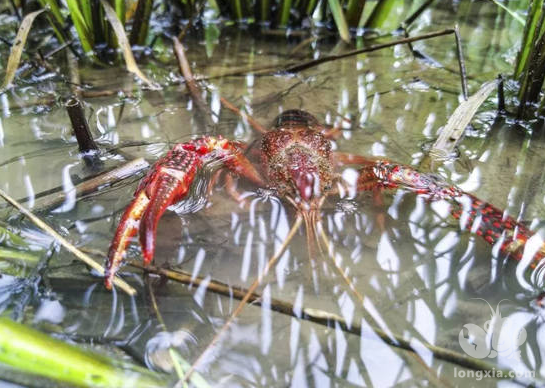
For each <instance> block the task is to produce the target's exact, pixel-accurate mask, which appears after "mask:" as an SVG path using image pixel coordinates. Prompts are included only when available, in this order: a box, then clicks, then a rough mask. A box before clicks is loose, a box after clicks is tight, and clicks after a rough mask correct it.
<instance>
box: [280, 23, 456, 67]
mask: <svg viewBox="0 0 545 388" xmlns="http://www.w3.org/2000/svg"><path fill="white" fill-rule="evenodd" d="M454 33H455V30H454V29H453V28H447V29H445V30H441V31H434V32H429V33H427V34H422V35H417V36H413V37H410V38H403V39H398V40H395V41H393V42H388V43H381V44H375V45H372V46H369V47H364V48H362V49H358V50H352V51H348V52H346V53H343V54H339V55H328V56H325V57H322V58H318V59H313V60H311V61H307V62H303V63H299V64H290V65H288V66H286V67H285V68H284V71H286V72H289V73H294V72H298V71H301V70H306V69H308V68H311V67H314V66H318V65H321V64H322V63H326V62H331V61H336V60H338V59H343V58H348V57H352V56H354V55H358V54H363V53H368V52H372V51H377V50H382V49H384V48H387V47H392V46H397V45H399V44H407V43H412V42H417V41H419V40H425V39H431V38H436V37H438V36H443V35H449V34H454Z"/></svg>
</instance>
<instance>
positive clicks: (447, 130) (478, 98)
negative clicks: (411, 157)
mask: <svg viewBox="0 0 545 388" xmlns="http://www.w3.org/2000/svg"><path fill="white" fill-rule="evenodd" d="M497 85H498V80H494V81H489V82H487V83H485V84H484V85H483V86H481V88H480V89H479V90H478V91H477V92H476V93H475V94H473V95H472V96H471V97H469V98H468V99H467V101H464V102H462V103H461V104H460V105H458V107H457V108H456V110H455V111H454V113H452V115H451V116H450V117H449V119H448V121H447V124H446V125H445V127H444V128H443V129H442V130H441V133H440V134H439V137H438V138H437V140H436V141H435V143H434V144H433V147H432V148H431V150H430V156H431V157H432V158H434V159H442V158H446V157H448V155H450V154H451V153H452V152H453V151H454V147H455V146H456V144H458V142H459V140H460V139H461V137H462V135H463V133H464V131H465V129H466V127H467V125H468V124H469V123H470V121H471V119H473V116H474V115H475V113H476V112H477V109H479V107H480V106H481V105H482V103H483V102H484V101H485V100H486V99H487V98H488V96H489V95H490V93H492V92H493V91H494V90H495V89H496V87H497Z"/></svg>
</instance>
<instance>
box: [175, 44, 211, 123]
mask: <svg viewBox="0 0 545 388" xmlns="http://www.w3.org/2000/svg"><path fill="white" fill-rule="evenodd" d="M172 42H173V43H174V53H175V54H176V58H178V65H179V67H180V72H181V73H182V75H183V76H184V78H185V84H186V85H187V88H188V89H189V93H191V97H193V101H194V102H195V107H196V108H197V111H198V113H199V115H198V116H197V117H198V119H199V120H201V121H200V123H201V126H203V127H204V128H203V129H206V128H214V126H215V125H214V123H213V122H212V119H211V115H212V113H211V111H210V109H209V108H208V106H207V105H206V103H205V102H204V100H203V98H202V96H201V89H200V88H199V87H198V86H197V83H196V81H195V77H193V73H192V72H191V67H190V66H189V62H188V61H187V58H186V56H185V49H184V46H183V45H182V44H181V43H180V41H179V40H178V38H176V37H174V38H172Z"/></svg>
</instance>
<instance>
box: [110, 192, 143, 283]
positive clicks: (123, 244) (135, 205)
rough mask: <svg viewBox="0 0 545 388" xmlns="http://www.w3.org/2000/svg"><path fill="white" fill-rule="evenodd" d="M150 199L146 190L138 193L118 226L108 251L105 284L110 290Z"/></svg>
mask: <svg viewBox="0 0 545 388" xmlns="http://www.w3.org/2000/svg"><path fill="white" fill-rule="evenodd" d="M148 203H149V198H148V196H147V195H146V192H145V191H144V190H141V191H139V192H138V194H137V195H136V197H135V198H134V199H133V200H132V202H131V203H130V205H129V206H128V207H127V209H125V212H124V213H123V216H122V217H121V221H119V225H118V226H117V230H116V232H115V236H114V239H113V240H112V244H111V245H110V249H109V251H108V263H107V265H106V273H105V277H104V283H105V285H106V288H107V289H108V290H111V289H112V284H113V278H114V276H115V273H116V272H117V270H118V268H119V266H120V265H121V263H122V262H123V257H124V255H125V250H126V249H127V245H128V244H129V241H130V239H131V237H132V236H134V235H135V234H136V231H137V230H138V225H139V223H140V218H141V217H142V213H143V212H144V210H145V209H146V208H147V206H148Z"/></svg>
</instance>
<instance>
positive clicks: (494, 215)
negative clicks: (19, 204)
mask: <svg viewBox="0 0 545 388" xmlns="http://www.w3.org/2000/svg"><path fill="white" fill-rule="evenodd" d="M333 133H334V131H333V132H332V131H331V130H329V129H328V128H327V127H326V126H323V125H321V124H320V123H319V122H318V120H317V119H316V118H314V116H312V115H311V114H309V113H307V112H304V111H301V110H289V111H285V112H284V113H282V114H280V115H279V116H278V117H277V118H276V119H275V120H274V123H273V125H272V129H271V130H270V131H267V132H266V133H264V134H263V138H262V140H261V143H260V147H259V150H258V151H257V153H258V154H259V156H260V159H261V162H260V163H258V164H253V163H252V162H251V161H250V158H249V157H248V155H247V153H248V152H250V151H249V150H252V149H251V147H248V146H247V145H246V144H244V143H242V142H238V141H232V140H229V139H226V138H223V137H221V136H202V137H199V138H196V139H193V140H189V141H187V142H184V143H179V144H176V145H175V146H174V148H173V149H172V150H171V151H169V152H168V154H167V155H166V156H165V157H163V158H162V159H160V160H159V161H157V162H156V163H155V165H154V166H153V167H152V168H151V170H150V171H149V172H148V173H147V175H146V176H145V177H144V178H143V179H142V181H141V183H140V185H139V186H138V188H137V190H136V193H135V195H134V199H133V200H132V202H131V203H130V205H129V206H128V207H127V209H126V210H125V212H124V214H123V216H122V218H121V221H120V222H119V225H118V227H117V231H116V233H115V237H114V239H113V241H112V243H111V245H110V249H109V252H108V262H107V268H106V276H105V284H106V287H107V288H108V289H110V288H111V287H112V280H113V277H114V276H115V274H116V272H117V270H118V269H119V267H120V265H121V264H122V262H123V258H124V255H125V251H126V248H127V245H128V244H129V242H130V240H131V238H132V236H134V235H135V234H136V233H137V232H139V240H140V245H141V247H142V255H143V257H144V264H149V263H150V262H151V261H152V260H153V256H154V250H155V240H156V230H157V224H158V222H159V219H160V218H161V216H162V215H163V213H164V212H165V211H166V209H167V208H168V207H169V206H171V205H173V204H176V203H178V202H180V201H183V200H184V198H186V197H187V195H188V193H189V192H190V188H191V185H194V184H196V179H198V178H197V177H198V176H199V174H198V172H199V171H200V170H202V169H204V168H206V166H207V165H208V164H209V163H211V162H219V164H220V165H221V168H222V169H224V170H227V171H228V172H229V173H230V174H234V175H236V176H238V177H240V178H243V179H247V180H249V181H250V182H251V183H252V184H254V185H256V186H257V187H259V188H267V189H270V190H272V192H273V193H275V194H276V195H277V196H278V197H279V198H281V199H283V200H285V201H286V202H288V203H290V204H291V205H292V206H293V207H294V208H295V210H296V214H297V216H296V217H297V218H296V221H295V224H294V226H293V227H292V231H291V232H290V235H291V236H292V235H293V234H294V231H295V230H296V229H297V228H298V227H299V226H300V225H301V223H302V221H304V223H305V226H306V229H307V240H308V242H309V246H311V245H312V242H313V241H312V240H313V239H316V242H317V243H318V244H320V241H319V238H320V237H321V238H322V239H323V242H324V243H325V245H326V246H327V245H328V240H327V237H326V236H325V234H324V233H323V230H320V231H318V226H319V225H320V223H321V218H320V212H321V207H322V205H323V203H324V200H325V199H326V198H327V197H328V196H332V195H339V193H340V191H341V190H342V188H343V187H346V186H352V188H353V189H355V190H356V191H369V190H373V191H378V190H383V189H393V188H402V189H406V190H410V191H413V192H416V193H418V194H421V195H425V196H427V198H428V199H429V200H437V199H446V200H449V201H451V202H453V205H452V206H451V207H450V209H451V210H450V212H451V214H452V215H453V216H454V217H455V218H457V219H460V220H461V223H462V221H463V225H462V227H463V228H465V229H468V230H471V231H472V232H473V233H475V234H477V235H479V236H482V238H484V240H485V241H486V242H488V243H489V244H491V245H496V244H497V245H498V246H499V250H500V252H502V253H505V254H507V255H509V256H511V257H513V258H514V259H516V260H519V261H520V260H521V259H522V258H523V251H524V247H525V244H526V242H527V240H528V239H529V238H530V237H531V236H532V232H531V231H530V230H528V229H527V228H526V227H525V226H524V225H522V224H521V223H518V222H516V221H515V220H514V219H513V218H512V217H510V216H504V213H503V211H501V210H500V209H498V208H496V207H494V206H493V205H491V204H489V203H487V202H484V201H481V200H479V199H478V198H476V197H475V196H473V195H472V194H469V193H465V192H463V191H462V190H461V189H459V188H457V187H456V186H453V185H449V184H447V183H446V182H444V181H441V180H439V179H437V178H435V177H434V176H432V175H428V174H424V173H420V172H418V171H416V170H414V169H413V168H411V167H409V166H406V165H401V164H396V163H393V162H391V161H388V160H385V159H371V158H366V157H363V156H360V155H354V154H346V153H341V152H334V151H332V148H331V141H332V137H333ZM253 151H255V150H253ZM346 165H353V166H356V167H357V168H358V170H357V171H358V175H357V179H356V180H355V181H354V182H348V181H346V180H345V179H343V178H342V175H341V174H340V173H339V170H341V169H342V167H343V166H346ZM289 238H290V237H288V239H289ZM280 253H281V252H277V253H276V254H275V256H274V257H273V258H271V260H270V261H269V267H270V265H272V263H273V262H274V260H275V259H276V258H278V256H279V254H280ZM544 257H545V248H544V247H543V246H542V247H541V248H540V249H539V250H537V252H535V253H534V254H533V257H532V262H533V265H534V266H535V264H536V263H537V262H538V261H539V260H541V259H542V258H544ZM254 284H256V283H254ZM253 288H254V289H255V287H253Z"/></svg>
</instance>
